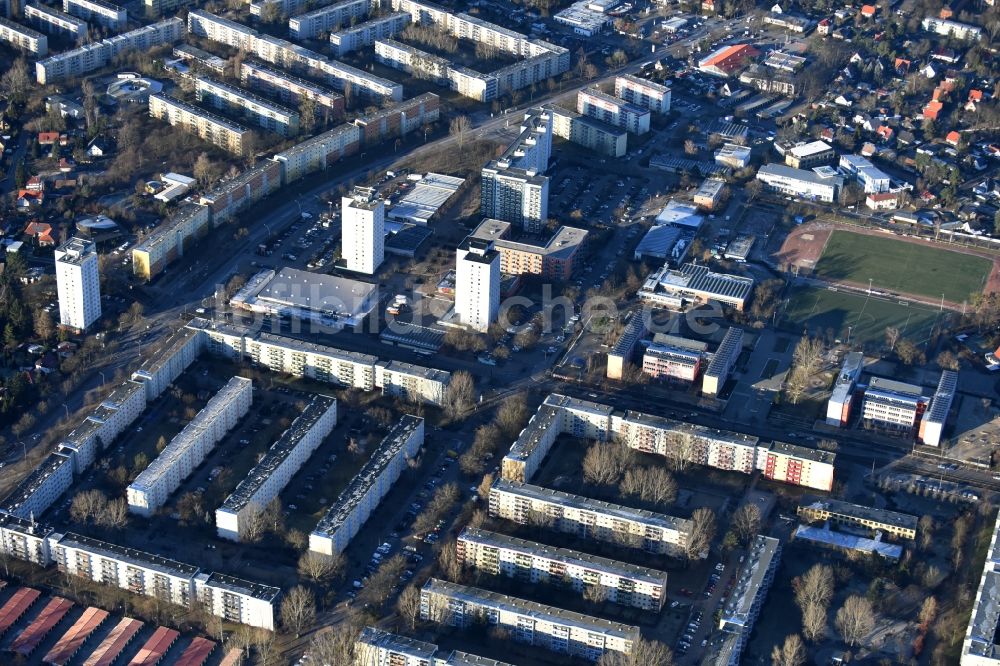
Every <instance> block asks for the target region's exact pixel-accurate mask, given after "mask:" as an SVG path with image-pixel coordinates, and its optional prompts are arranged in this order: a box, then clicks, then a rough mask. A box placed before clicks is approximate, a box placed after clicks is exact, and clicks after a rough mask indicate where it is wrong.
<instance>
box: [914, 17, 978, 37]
mask: <svg viewBox="0 0 1000 666" xmlns="http://www.w3.org/2000/svg"><path fill="white" fill-rule="evenodd" d="M920 25H921V26H922V27H923V29H924V30H926V31H928V32H933V33H937V34H939V35H945V36H946V37H954V38H955V39H961V40H963V41H973V42H974V41H978V40H979V38H980V37H982V35H983V29H982V28H980V27H978V26H974V25H969V24H968V23H959V22H958V21H948V20H945V19H939V18H934V17H933V16H928V17H927V18H925V19H924V20H923V21H921V22H920Z"/></svg>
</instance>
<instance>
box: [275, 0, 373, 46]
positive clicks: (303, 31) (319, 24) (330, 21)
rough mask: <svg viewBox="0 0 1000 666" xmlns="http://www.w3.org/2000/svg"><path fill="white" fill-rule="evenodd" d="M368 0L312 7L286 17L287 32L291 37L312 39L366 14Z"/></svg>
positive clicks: (369, 3)
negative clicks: (288, 17)
mask: <svg viewBox="0 0 1000 666" xmlns="http://www.w3.org/2000/svg"><path fill="white" fill-rule="evenodd" d="M370 5H371V2H370V1H369V0H346V1H345V2H335V3H333V4H332V5H327V6H326V7H320V8H319V9H314V10H313V11H311V12H306V13H305V14H299V15H298V16H293V17H291V18H290V19H288V34H289V35H290V36H291V37H292V39H312V38H314V37H317V36H318V35H319V34H320V33H321V32H327V31H329V30H337V29H339V28H341V27H343V26H348V25H350V24H351V21H352V20H355V21H356V20H358V19H361V18H363V17H364V16H366V15H367V14H368V8H369V6H370Z"/></svg>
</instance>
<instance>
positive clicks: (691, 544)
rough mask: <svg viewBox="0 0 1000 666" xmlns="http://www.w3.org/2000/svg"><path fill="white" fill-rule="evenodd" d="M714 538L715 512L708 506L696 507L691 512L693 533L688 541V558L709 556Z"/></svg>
mask: <svg viewBox="0 0 1000 666" xmlns="http://www.w3.org/2000/svg"><path fill="white" fill-rule="evenodd" d="M714 538H715V512H714V511H712V510H711V509H709V508H707V507H701V508H698V509H695V510H694V513H693V514H691V534H690V535H688V542H687V556H688V559H691V560H694V559H697V558H700V557H707V556H708V549H709V548H710V547H711V545H712V539H714Z"/></svg>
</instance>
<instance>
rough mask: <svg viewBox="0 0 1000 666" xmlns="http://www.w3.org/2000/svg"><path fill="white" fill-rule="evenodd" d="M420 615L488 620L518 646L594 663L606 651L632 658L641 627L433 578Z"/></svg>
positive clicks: (466, 622)
mask: <svg viewBox="0 0 1000 666" xmlns="http://www.w3.org/2000/svg"><path fill="white" fill-rule="evenodd" d="M420 617H421V618H423V619H424V620H428V621H431V622H437V623H440V624H444V625H448V626H453V627H462V628H466V627H469V626H472V625H473V624H475V623H477V622H479V621H480V620H485V622H486V623H487V624H490V625H493V626H497V627H501V628H503V629H507V630H508V631H510V635H511V638H512V639H513V640H515V641H518V642H519V643H527V644H529V645H535V646H538V647H543V648H545V649H548V650H552V651H553V652H560V653H564V654H569V655H574V656H580V657H583V658H585V659H589V660H591V661H596V660H597V659H600V657H601V655H603V654H604V653H605V652H615V653H620V654H628V653H629V652H630V651H631V650H632V644H633V643H634V642H635V641H637V640H639V628H638V627H633V626H629V625H625V624H620V623H618V622H611V621H609V620H602V619H600V618H596V617H592V616H589V615H581V614H580V613H574V612H572V611H567V610H563V609H560V608H555V607H553V606H545V605H543V604H539V603H535V602H533V601H527V600H524V599H517V598H515V597H511V596H508V595H506V594H497V593H495V592H488V591H486V590H482V589H479V588H475V587H468V586H466V585H457V584H455V583H449V582H447V581H443V580H439V579H437V578H431V579H430V580H428V581H427V583H426V584H425V585H424V587H423V588H422V589H421V591H420Z"/></svg>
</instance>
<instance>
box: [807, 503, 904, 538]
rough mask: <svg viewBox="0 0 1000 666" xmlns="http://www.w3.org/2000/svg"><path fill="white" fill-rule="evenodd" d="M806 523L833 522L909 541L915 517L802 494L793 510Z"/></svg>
mask: <svg viewBox="0 0 1000 666" xmlns="http://www.w3.org/2000/svg"><path fill="white" fill-rule="evenodd" d="M796 513H797V514H798V516H799V518H801V519H802V521H803V522H807V523H826V522H830V523H834V524H836V525H843V526H846V527H848V528H854V529H857V528H861V529H865V530H868V531H870V532H884V533H885V534H888V535H890V536H893V537H896V538H899V539H908V540H910V541H912V540H914V539H916V538H917V524H918V519H917V517H916V516H913V515H910V514H908V513H900V512H898V511H889V510H888V509H875V508H872V507H868V506H863V505H861V504H852V503H850V502H843V501H841V500H837V499H833V498H830V497H803V498H802V499H801V501H800V502H799V506H798V509H797V510H796Z"/></svg>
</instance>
